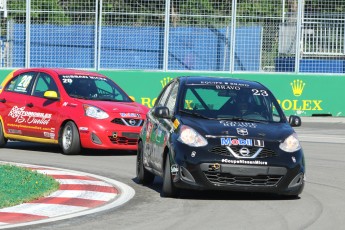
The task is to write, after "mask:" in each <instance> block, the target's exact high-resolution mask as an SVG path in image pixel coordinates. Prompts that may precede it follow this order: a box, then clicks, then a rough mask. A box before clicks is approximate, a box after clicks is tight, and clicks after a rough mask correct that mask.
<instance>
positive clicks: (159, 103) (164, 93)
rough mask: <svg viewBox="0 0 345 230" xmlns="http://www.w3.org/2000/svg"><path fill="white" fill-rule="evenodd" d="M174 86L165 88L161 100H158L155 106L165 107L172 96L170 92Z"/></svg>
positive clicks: (170, 85)
mask: <svg viewBox="0 0 345 230" xmlns="http://www.w3.org/2000/svg"><path fill="white" fill-rule="evenodd" d="M173 85H174V83H171V84H169V85H168V86H167V87H166V88H165V90H164V91H163V93H162V94H161V95H160V97H159V99H158V100H157V102H156V104H155V106H164V105H165V102H166V100H167V98H168V96H169V94H170V91H171V89H172V86H173Z"/></svg>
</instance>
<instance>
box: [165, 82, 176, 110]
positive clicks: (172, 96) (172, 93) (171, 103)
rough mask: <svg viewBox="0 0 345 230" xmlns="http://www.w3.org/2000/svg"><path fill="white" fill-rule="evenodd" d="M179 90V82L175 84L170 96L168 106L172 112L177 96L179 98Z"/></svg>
mask: <svg viewBox="0 0 345 230" xmlns="http://www.w3.org/2000/svg"><path fill="white" fill-rule="evenodd" d="M177 92H178V84H174V86H173V87H172V90H171V94H170V96H169V97H168V100H167V103H166V106H167V107H168V109H169V111H170V112H173V111H174V108H175V104H176V98H177Z"/></svg>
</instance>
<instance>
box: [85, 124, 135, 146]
mask: <svg viewBox="0 0 345 230" xmlns="http://www.w3.org/2000/svg"><path fill="white" fill-rule="evenodd" d="M78 129H79V133H80V142H81V145H82V147H83V148H90V149H115V150H137V142H138V137H139V133H140V130H141V126H134V127H131V126H124V125H117V124H109V123H106V124H102V123H98V124H90V123H89V124H85V125H83V124H81V125H79V126H78Z"/></svg>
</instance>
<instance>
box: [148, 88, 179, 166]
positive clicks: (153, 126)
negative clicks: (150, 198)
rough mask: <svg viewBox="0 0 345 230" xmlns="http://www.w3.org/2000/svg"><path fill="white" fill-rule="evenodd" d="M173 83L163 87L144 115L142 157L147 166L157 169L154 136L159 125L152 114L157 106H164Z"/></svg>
mask: <svg viewBox="0 0 345 230" xmlns="http://www.w3.org/2000/svg"><path fill="white" fill-rule="evenodd" d="M172 86H173V84H172V83H171V84H168V85H167V86H165V87H164V89H163V90H162V92H161V93H160V95H159V96H158V98H157V100H156V103H155V106H154V107H153V108H152V109H151V110H150V111H149V112H148V113H147V115H146V130H147V131H146V132H147V133H146V140H145V146H144V157H145V158H146V159H147V160H148V161H147V162H148V164H149V167H151V168H154V169H157V168H159V166H158V165H156V164H157V157H158V155H160V154H158V153H157V149H156V147H157V145H156V137H157V135H158V132H157V128H158V126H159V120H158V119H157V118H156V117H155V116H154V115H153V111H154V109H155V108H156V107H157V106H164V104H165V102H166V100H167V98H168V96H169V94H170V92H171V89H172Z"/></svg>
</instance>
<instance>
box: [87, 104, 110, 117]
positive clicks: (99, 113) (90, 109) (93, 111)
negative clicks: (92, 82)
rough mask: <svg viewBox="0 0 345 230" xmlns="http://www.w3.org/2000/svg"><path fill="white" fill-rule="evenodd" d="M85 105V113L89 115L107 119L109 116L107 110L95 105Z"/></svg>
mask: <svg viewBox="0 0 345 230" xmlns="http://www.w3.org/2000/svg"><path fill="white" fill-rule="evenodd" d="M83 107H84V110H85V115H86V116H88V117H93V118H96V119H106V118H108V117H109V115H108V114H107V113H106V112H104V111H103V110H101V109H99V108H97V107H95V106H91V105H83Z"/></svg>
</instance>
